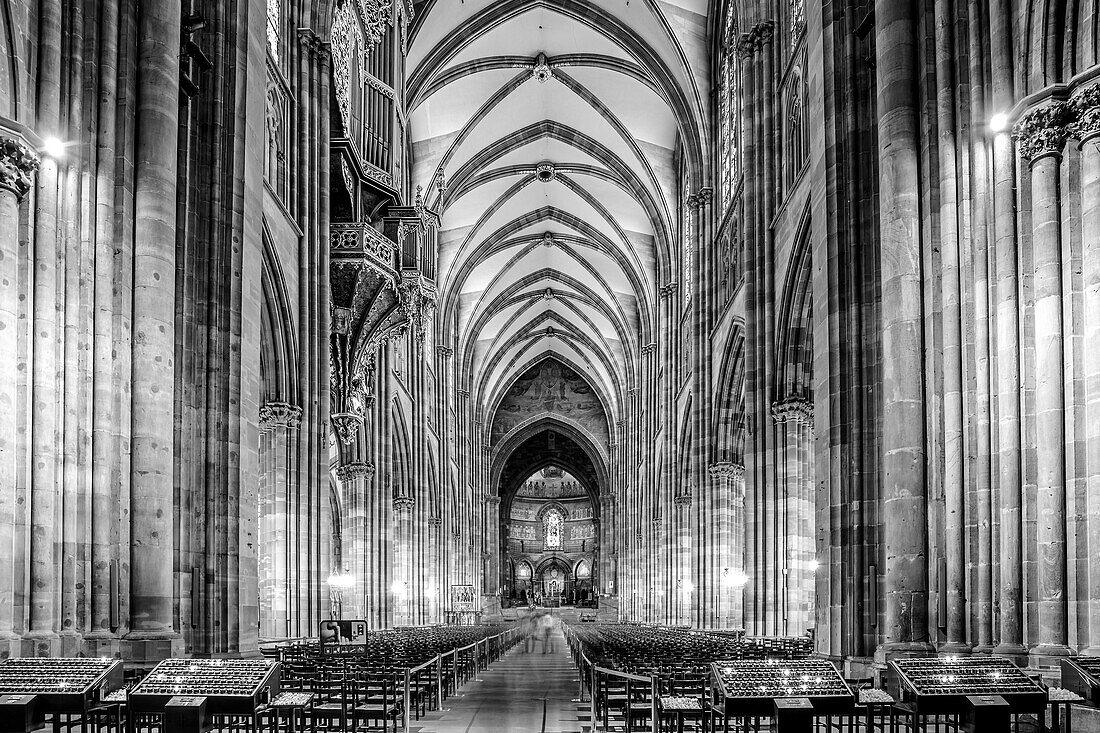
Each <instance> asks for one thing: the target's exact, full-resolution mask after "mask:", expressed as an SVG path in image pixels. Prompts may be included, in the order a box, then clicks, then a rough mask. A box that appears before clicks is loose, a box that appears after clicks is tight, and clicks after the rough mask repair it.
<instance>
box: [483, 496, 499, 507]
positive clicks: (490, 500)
mask: <svg viewBox="0 0 1100 733" xmlns="http://www.w3.org/2000/svg"><path fill="white" fill-rule="evenodd" d="M482 501H483V502H485V505H486V506H500V497H499V496H495V495H494V496H486V497H484V498H482Z"/></svg>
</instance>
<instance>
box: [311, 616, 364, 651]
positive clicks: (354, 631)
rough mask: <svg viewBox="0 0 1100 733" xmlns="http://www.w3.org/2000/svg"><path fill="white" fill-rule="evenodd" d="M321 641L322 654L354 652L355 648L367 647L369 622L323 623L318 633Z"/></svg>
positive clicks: (358, 620)
mask: <svg viewBox="0 0 1100 733" xmlns="http://www.w3.org/2000/svg"><path fill="white" fill-rule="evenodd" d="M317 637H318V638H319V639H320V640H321V653H322V654H325V653H333V652H337V653H338V652H341V651H352V648H353V647H361V648H363V649H365V648H366V646H367V622H366V621H363V620H362V619H354V620H351V621H345V620H340V621H322V622H321V624H320V628H319V629H318V632H317Z"/></svg>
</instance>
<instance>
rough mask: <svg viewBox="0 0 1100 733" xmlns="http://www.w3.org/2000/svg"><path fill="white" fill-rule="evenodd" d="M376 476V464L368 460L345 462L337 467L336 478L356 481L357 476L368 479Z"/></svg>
mask: <svg viewBox="0 0 1100 733" xmlns="http://www.w3.org/2000/svg"><path fill="white" fill-rule="evenodd" d="M373 477H374V464H373V463H370V462H366V461H355V462H354V463H345V464H344V465H342V466H337V467H336V480H337V481H340V482H341V483H347V482H348V481H354V480H355V479H357V478H365V479H367V480H368V481H369V480H370V479H371V478H373Z"/></svg>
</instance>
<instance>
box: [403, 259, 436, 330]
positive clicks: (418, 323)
mask: <svg viewBox="0 0 1100 733" xmlns="http://www.w3.org/2000/svg"><path fill="white" fill-rule="evenodd" d="M397 293H398V297H399V298H400V301H401V310H402V311H404V313H405V317H406V318H408V319H409V328H410V329H412V332H413V336H415V337H416V340H417V341H418V342H420V343H423V341H424V335H425V333H427V330H428V324H430V323H431V320H432V314H433V313H434V312H435V308H436V303H435V297H436V289H435V285H434V284H433V283H432V282H431V281H430V280H428V279H427V278H426V277H424V276H422V275H421V274H420V273H419V272H408V273H402V275H401V282H400V284H399V285H398V286H397Z"/></svg>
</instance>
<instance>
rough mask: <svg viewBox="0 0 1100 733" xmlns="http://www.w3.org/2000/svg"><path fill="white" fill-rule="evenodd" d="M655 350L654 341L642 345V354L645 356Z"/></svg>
mask: <svg viewBox="0 0 1100 733" xmlns="http://www.w3.org/2000/svg"><path fill="white" fill-rule="evenodd" d="M656 350H657V344H655V343H652V344H646V345H645V346H643V347H642V354H644V355H645V356H649V355H650V354H652V353H653V352H655V351H656Z"/></svg>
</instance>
